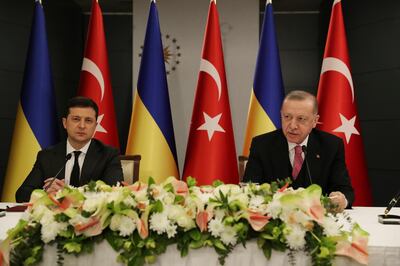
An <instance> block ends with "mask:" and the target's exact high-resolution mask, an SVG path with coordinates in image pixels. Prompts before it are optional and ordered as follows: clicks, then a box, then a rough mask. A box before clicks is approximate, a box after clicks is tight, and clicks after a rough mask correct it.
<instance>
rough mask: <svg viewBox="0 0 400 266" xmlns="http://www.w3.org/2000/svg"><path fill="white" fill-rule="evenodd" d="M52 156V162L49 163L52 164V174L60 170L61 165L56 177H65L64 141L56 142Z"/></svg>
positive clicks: (65, 144)
mask: <svg viewBox="0 0 400 266" xmlns="http://www.w3.org/2000/svg"><path fill="white" fill-rule="evenodd" d="M53 152H54V156H53V163H52V164H51V165H52V166H51V167H52V172H53V173H54V175H55V174H56V173H57V172H58V171H60V168H61V167H63V166H64V167H63V169H62V170H61V172H60V174H59V175H58V177H57V179H64V178H65V164H66V161H65V156H66V153H67V143H66V142H65V141H63V142H61V143H59V144H57V145H56V146H55V147H54V150H53Z"/></svg>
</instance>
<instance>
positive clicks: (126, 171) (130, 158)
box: [119, 154, 142, 185]
mask: <svg viewBox="0 0 400 266" xmlns="http://www.w3.org/2000/svg"><path fill="white" fill-rule="evenodd" d="M119 159H120V160H121V167H122V173H123V175H124V181H125V182H126V183H128V184H129V185H131V184H133V183H135V182H136V181H138V180H139V167H140V160H141V159H142V156H141V155H138V154H136V155H120V156H119Z"/></svg>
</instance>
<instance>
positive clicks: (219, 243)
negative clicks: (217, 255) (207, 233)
mask: <svg viewBox="0 0 400 266" xmlns="http://www.w3.org/2000/svg"><path fill="white" fill-rule="evenodd" d="M213 244H214V247H216V248H217V249H219V250H223V251H226V250H227V249H226V247H225V245H224V243H222V241H221V240H219V239H215V240H214V241H213Z"/></svg>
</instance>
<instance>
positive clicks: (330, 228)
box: [323, 214, 340, 236]
mask: <svg viewBox="0 0 400 266" xmlns="http://www.w3.org/2000/svg"><path fill="white" fill-rule="evenodd" d="M339 226H340V225H339V224H338V223H337V222H336V221H335V217H333V216H332V215H331V214H329V215H328V216H325V217H324V221H323V228H324V234H326V235H327V236H338V235H340V227H339Z"/></svg>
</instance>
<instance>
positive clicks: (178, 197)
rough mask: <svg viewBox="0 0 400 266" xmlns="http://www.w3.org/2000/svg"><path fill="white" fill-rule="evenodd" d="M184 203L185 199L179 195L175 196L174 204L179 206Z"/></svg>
mask: <svg viewBox="0 0 400 266" xmlns="http://www.w3.org/2000/svg"><path fill="white" fill-rule="evenodd" d="M184 202H185V198H184V197H183V196H181V195H176V196H175V200H174V204H181V203H184Z"/></svg>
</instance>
